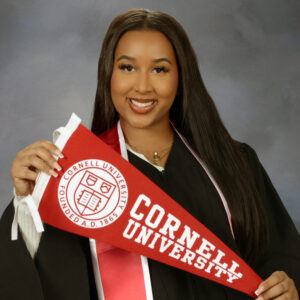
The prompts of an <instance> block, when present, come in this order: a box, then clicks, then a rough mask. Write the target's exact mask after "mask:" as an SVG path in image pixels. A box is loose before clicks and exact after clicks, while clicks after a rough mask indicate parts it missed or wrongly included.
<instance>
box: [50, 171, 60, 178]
mask: <svg viewBox="0 0 300 300" xmlns="http://www.w3.org/2000/svg"><path fill="white" fill-rule="evenodd" d="M49 175H51V176H53V177H55V178H56V177H57V176H58V174H57V173H56V172H55V171H54V170H49Z"/></svg>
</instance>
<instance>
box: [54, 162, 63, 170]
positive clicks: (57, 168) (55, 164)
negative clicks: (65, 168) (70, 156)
mask: <svg viewBox="0 0 300 300" xmlns="http://www.w3.org/2000/svg"><path fill="white" fill-rule="evenodd" d="M53 167H54V168H55V169H56V170H57V171H61V169H62V168H61V166H60V165H59V164H58V163H57V162H54V163H53Z"/></svg>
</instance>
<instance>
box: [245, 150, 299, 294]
mask: <svg viewBox="0 0 300 300" xmlns="http://www.w3.org/2000/svg"><path fill="white" fill-rule="evenodd" d="M242 146H243V148H244V150H245V152H246V153H247V155H248V158H249V160H250V163H251V165H252V166H253V170H254V174H255V180H256V183H257V185H258V189H259V192H260V193H261V195H262V201H263V205H264V206H265V209H266V217H267V222H268V225H269V229H270V231H269V232H270V239H269V245H268V247H267V252H266V254H265V255H264V257H262V258H261V259H260V260H259V263H258V264H257V266H255V267H254V268H255V270H256V271H257V272H258V274H260V276H261V277H262V278H264V279H265V278H267V277H268V276H270V275H271V274H272V273H273V272H274V271H285V272H286V273H287V274H288V276H289V277H290V278H292V279H293V280H294V282H295V284H296V286H297V289H298V291H299V290H300V236H299V233H298V231H297V229H296V227H295V225H294V223H293V221H292V219H291V217H290V216H289V214H288V212H287V210H286V208H285V207H284V205H283V203H282V201H281V199H280V197H279V195H278V193H277V191H276V190H275V188H274V186H273V184H272V182H271V180H270V178H269V176H268V174H267V172H266V170H265V169H264V167H263V166H262V164H261V163H260V161H259V159H258V157H257V155H256V153H255V151H254V150H253V149H252V148H251V147H250V146H249V145H247V144H242ZM265 242H266V241H265V240H262V241H261V243H265Z"/></svg>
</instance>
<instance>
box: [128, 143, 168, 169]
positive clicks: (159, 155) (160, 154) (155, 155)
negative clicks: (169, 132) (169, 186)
mask: <svg viewBox="0 0 300 300" xmlns="http://www.w3.org/2000/svg"><path fill="white" fill-rule="evenodd" d="M127 144H128V145H129V146H130V148H132V149H133V150H134V151H136V152H138V153H141V154H143V155H145V156H146V158H147V159H148V160H150V161H151V162H152V163H154V164H155V165H157V166H159V165H160V161H161V160H162V159H163V158H164V157H166V156H167V155H168V154H169V152H170V151H171V148H172V145H173V140H172V142H171V144H170V145H168V146H167V147H165V148H163V149H161V150H159V151H154V152H153V151H151V153H150V154H149V152H150V151H148V150H142V149H138V148H137V147H135V146H132V145H131V144H130V143H129V142H128V141H127Z"/></svg>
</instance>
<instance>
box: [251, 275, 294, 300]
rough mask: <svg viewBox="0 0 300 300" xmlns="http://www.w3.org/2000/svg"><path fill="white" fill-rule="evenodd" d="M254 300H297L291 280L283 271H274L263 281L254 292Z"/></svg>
mask: <svg viewBox="0 0 300 300" xmlns="http://www.w3.org/2000/svg"><path fill="white" fill-rule="evenodd" d="M255 293H256V295H257V296H259V297H258V298H256V300H267V299H276V300H299V295H298V292H297V288H296V286H295V283H294V281H293V279H291V278H289V277H288V275H287V274H286V273H285V272H283V271H276V272H274V273H273V274H272V275H271V276H270V277H268V278H267V279H266V280H265V281H263V282H262V283H261V284H260V285H259V287H258V289H257V291H256V292H255Z"/></svg>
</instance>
